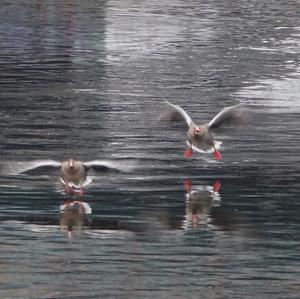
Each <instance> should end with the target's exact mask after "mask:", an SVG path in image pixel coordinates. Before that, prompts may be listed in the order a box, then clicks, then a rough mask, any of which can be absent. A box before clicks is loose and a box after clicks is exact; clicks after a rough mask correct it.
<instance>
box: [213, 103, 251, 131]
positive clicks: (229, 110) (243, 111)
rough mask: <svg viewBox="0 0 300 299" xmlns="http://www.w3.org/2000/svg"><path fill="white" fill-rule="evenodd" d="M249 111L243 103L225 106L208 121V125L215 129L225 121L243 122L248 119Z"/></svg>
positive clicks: (231, 122) (239, 123)
mask: <svg viewBox="0 0 300 299" xmlns="http://www.w3.org/2000/svg"><path fill="white" fill-rule="evenodd" d="M250 112H251V111H250V109H249V108H248V107H247V106H246V105H244V104H238V105H235V106H231V107H226V108H224V109H223V110H221V111H220V112H219V113H218V114H217V115H216V116H215V117H214V118H213V119H212V120H211V121H210V122H209V123H208V126H209V128H211V129H216V128H218V127H220V126H221V125H223V124H225V123H230V124H238V125H241V124H245V123H247V121H249V119H250V116H251V113H250Z"/></svg>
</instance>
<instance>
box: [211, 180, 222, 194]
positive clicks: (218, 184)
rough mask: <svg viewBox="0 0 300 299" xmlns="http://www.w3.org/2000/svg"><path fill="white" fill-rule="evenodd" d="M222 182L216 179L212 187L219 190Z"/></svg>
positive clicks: (215, 190)
mask: <svg viewBox="0 0 300 299" xmlns="http://www.w3.org/2000/svg"><path fill="white" fill-rule="evenodd" d="M221 186H222V184H221V183H220V182H219V181H215V182H213V184H212V187H213V189H214V192H219V191H220V189H221Z"/></svg>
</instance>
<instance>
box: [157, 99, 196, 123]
mask: <svg viewBox="0 0 300 299" xmlns="http://www.w3.org/2000/svg"><path fill="white" fill-rule="evenodd" d="M166 103H167V104H168V105H169V106H170V108H171V110H170V111H168V112H167V113H165V115H163V116H162V117H161V119H170V120H174V119H176V120H177V119H183V120H184V121H185V122H186V123H187V125H188V126H190V125H191V123H192V122H193V121H192V119H191V118H190V116H189V115H188V114H187V113H186V112H185V111H184V110H183V109H182V108H181V107H179V106H178V105H174V104H172V103H170V102H169V101H166Z"/></svg>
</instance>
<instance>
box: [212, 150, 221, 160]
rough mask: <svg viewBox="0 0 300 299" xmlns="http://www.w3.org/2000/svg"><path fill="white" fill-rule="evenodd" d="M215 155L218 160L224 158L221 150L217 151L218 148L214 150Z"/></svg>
mask: <svg viewBox="0 0 300 299" xmlns="http://www.w3.org/2000/svg"><path fill="white" fill-rule="evenodd" d="M213 156H214V158H215V159H216V160H221V159H222V155H221V153H220V152H219V151H217V150H215V151H214V152H213Z"/></svg>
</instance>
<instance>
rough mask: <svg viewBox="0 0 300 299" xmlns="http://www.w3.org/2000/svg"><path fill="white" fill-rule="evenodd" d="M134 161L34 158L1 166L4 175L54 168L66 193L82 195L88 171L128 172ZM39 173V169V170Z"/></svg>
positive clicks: (44, 170)
mask: <svg viewBox="0 0 300 299" xmlns="http://www.w3.org/2000/svg"><path fill="white" fill-rule="evenodd" d="M135 165H136V163H135V162H133V161H125V160H122V161H118V160H116V161H113V160H92V161H87V162H84V161H80V160H74V159H68V160H65V161H62V162H59V161H55V160H49V159H48V160H34V161H27V162H16V163H9V164H7V165H6V166H4V167H2V171H1V172H2V173H3V174H6V175H18V174H22V173H27V172H31V173H32V172H34V171H35V170H38V169H42V170H43V173H44V174H46V173H47V168H54V169H58V170H59V176H60V181H61V182H62V184H63V185H64V187H65V191H66V193H76V194H79V195H83V192H84V187H85V186H86V185H88V184H89V183H90V182H91V180H90V179H89V178H88V172H90V171H92V170H93V171H100V172H105V171H108V170H116V171H120V172H129V171H131V170H132V169H133V168H134V167H135ZM39 173H41V171H39Z"/></svg>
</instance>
